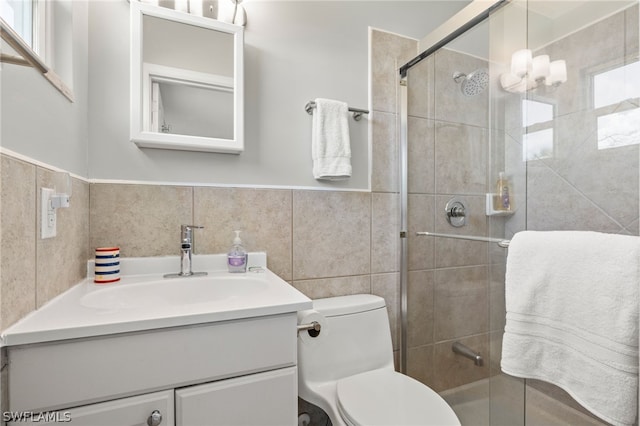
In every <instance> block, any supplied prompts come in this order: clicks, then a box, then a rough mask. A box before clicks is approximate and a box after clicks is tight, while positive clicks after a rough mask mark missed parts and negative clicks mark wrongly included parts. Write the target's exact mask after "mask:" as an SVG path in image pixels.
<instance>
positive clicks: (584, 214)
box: [527, 163, 621, 233]
mask: <svg viewBox="0 0 640 426" xmlns="http://www.w3.org/2000/svg"><path fill="white" fill-rule="evenodd" d="M567 211H571V212H572V215H571V220H567V218H566V215H565V214H563V213H561V212H567ZM527 229H531V230H536V231H550V230H556V231H558V230H565V231H566V230H591V231H599V232H611V233H616V232H618V231H619V230H620V229H621V227H620V225H619V224H618V223H616V222H615V221H614V220H613V219H612V218H611V217H610V216H608V215H607V214H606V213H605V212H603V211H602V209H600V208H599V207H598V206H597V205H595V204H594V203H593V202H592V201H591V200H589V199H588V198H587V197H586V196H585V195H584V194H582V193H581V192H580V191H578V190H577V189H576V188H575V187H573V186H572V185H571V184H569V183H568V182H567V181H566V180H565V179H563V178H562V177H561V176H558V174H557V173H555V172H554V171H553V170H551V169H549V168H548V167H547V166H546V165H544V164H540V163H536V164H531V163H530V164H529V165H528V167H527Z"/></svg>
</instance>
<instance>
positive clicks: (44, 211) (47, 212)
mask: <svg viewBox="0 0 640 426" xmlns="http://www.w3.org/2000/svg"><path fill="white" fill-rule="evenodd" d="M54 193H55V191H54V190H53V189H50V188H40V194H41V196H40V237H41V238H42V239H43V240H44V239H45V238H53V237H55V236H56V209H54V208H53V206H52V205H51V197H52V196H53V194H54Z"/></svg>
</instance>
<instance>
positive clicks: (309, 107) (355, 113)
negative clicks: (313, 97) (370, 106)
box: [304, 101, 369, 121]
mask: <svg viewBox="0 0 640 426" xmlns="http://www.w3.org/2000/svg"><path fill="white" fill-rule="evenodd" d="M315 107H316V103H315V102H314V101H309V102H307V104H306V105H305V106H304V110H305V111H307V114H309V115H312V114H313V109H314V108H315ZM349 112H352V113H353V119H354V120H356V121H360V119H361V118H362V114H369V110H366V109H360V108H351V107H349Z"/></svg>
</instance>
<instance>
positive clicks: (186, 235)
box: [180, 225, 204, 243]
mask: <svg viewBox="0 0 640 426" xmlns="http://www.w3.org/2000/svg"><path fill="white" fill-rule="evenodd" d="M203 228H204V226H200V225H182V226H180V231H181V235H182V242H184V241H185V240H188V242H189V243H191V241H192V240H193V235H192V231H193V230H194V229H203Z"/></svg>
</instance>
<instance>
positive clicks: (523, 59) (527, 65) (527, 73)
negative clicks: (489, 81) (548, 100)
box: [500, 49, 567, 93]
mask: <svg viewBox="0 0 640 426" xmlns="http://www.w3.org/2000/svg"><path fill="white" fill-rule="evenodd" d="M566 81H567V64H566V62H565V61H564V60H558V61H553V62H551V60H550V58H549V55H539V56H535V57H534V56H533V53H532V52H531V50H529V49H520V50H516V51H515V52H513V54H512V55H511V71H510V72H509V73H504V74H502V75H501V76H500V85H501V86H502V88H503V89H504V90H506V91H507V92H512V93H524V92H526V91H528V90H532V89H535V88H537V87H538V86H539V85H542V84H544V85H545V86H553V87H557V86H559V85H561V84H562V83H564V82H566Z"/></svg>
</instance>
